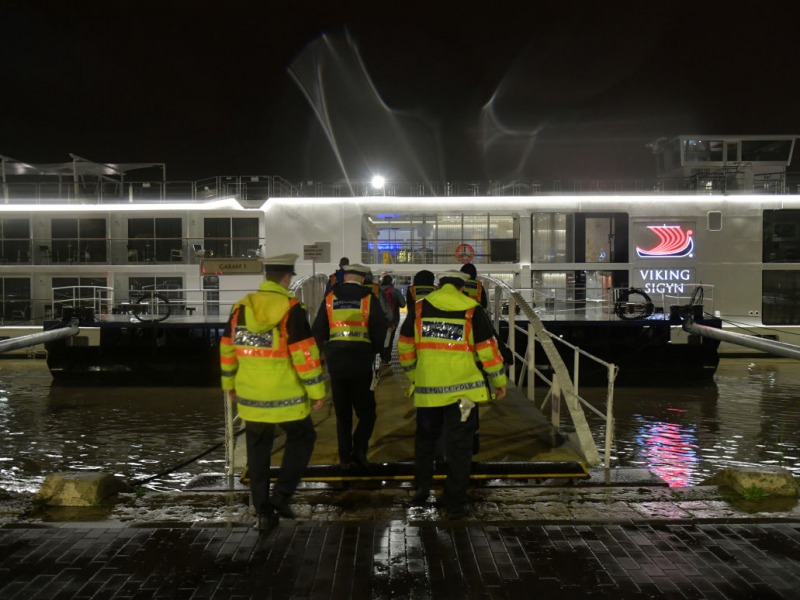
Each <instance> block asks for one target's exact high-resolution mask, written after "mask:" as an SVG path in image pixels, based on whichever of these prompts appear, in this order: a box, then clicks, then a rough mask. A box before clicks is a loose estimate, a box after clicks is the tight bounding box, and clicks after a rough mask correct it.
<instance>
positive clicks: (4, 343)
mask: <svg viewBox="0 0 800 600" xmlns="http://www.w3.org/2000/svg"><path fill="white" fill-rule="evenodd" d="M79 331H80V328H79V327H78V323H77V322H74V323H70V324H69V325H68V326H66V327H59V328H58V329H50V330H48V331H39V332H37V333H30V334H28V335H21V336H19V337H15V338H10V339H8V340H0V353H3V352H8V351H9V350H16V349H18V348H27V347H28V346H35V345H36V344H43V343H45V342H52V341H55V340H60V339H63V338H68V337H72V336H73V335H77V334H78V332H79Z"/></svg>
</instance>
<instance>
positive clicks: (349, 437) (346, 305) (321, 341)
mask: <svg viewBox="0 0 800 600" xmlns="http://www.w3.org/2000/svg"><path fill="white" fill-rule="evenodd" d="M344 272H345V274H344V281H343V282H342V283H339V284H336V285H334V286H333V290H332V291H331V292H330V293H329V294H327V295H326V296H325V300H324V301H323V302H322V304H321V305H320V307H319V311H318V312H317V316H316V318H315V319H314V323H313V325H312V326H311V331H312V333H313V335H314V338H315V339H316V341H317V344H318V345H319V346H320V347H321V348H324V354H325V358H326V362H327V366H328V372H329V373H330V377H331V392H332V395H333V405H334V408H335V410H336V434H337V440H338V444H339V462H340V463H341V465H342V467H343V468H351V467H353V466H358V467H361V468H364V469H368V468H369V462H368V460H367V452H368V450H369V440H370V437H371V436H372V431H373V429H374V427H375V420H376V418H377V415H376V410H375V395H374V394H373V393H372V390H370V385H371V383H372V377H373V367H374V364H375V355H376V354H380V353H381V351H382V349H383V345H384V341H385V339H386V331H387V324H386V320H385V319H384V316H383V314H382V311H381V307H380V302H379V300H378V298H376V297H375V295H374V294H373V293H372V292H371V291H370V289H369V288H367V287H364V285H363V283H364V277H365V276H366V275H367V274H368V273H369V268H368V267H365V266H364V265H359V264H352V265H345V267H344ZM353 412H355V414H356V418H357V419H358V422H357V424H356V426H355V429H353Z"/></svg>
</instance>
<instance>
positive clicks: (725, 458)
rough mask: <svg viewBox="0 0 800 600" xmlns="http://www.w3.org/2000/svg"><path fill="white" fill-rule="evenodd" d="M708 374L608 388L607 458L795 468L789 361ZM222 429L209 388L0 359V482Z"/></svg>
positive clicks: (689, 467)
mask: <svg viewBox="0 0 800 600" xmlns="http://www.w3.org/2000/svg"><path fill="white" fill-rule="evenodd" d="M715 379H716V384H715V385H712V386H709V387H705V388H672V389H652V388H618V389H617V390H616V393H615V398H614V406H615V410H614V413H615V418H616V436H615V437H616V440H615V444H614V447H613V455H612V456H613V458H612V462H611V466H612V467H615V466H620V467H646V468H649V469H650V470H652V471H653V472H655V473H656V474H657V475H659V476H661V477H662V478H664V479H665V480H666V481H667V482H669V484H670V485H671V486H676V487H680V486H688V485H697V484H700V483H701V482H702V481H703V480H705V479H706V478H707V477H709V476H710V475H712V474H714V473H715V472H717V471H719V470H721V469H723V468H725V467H729V466H734V465H737V466H747V465H749V466H755V465H775V466H780V467H784V468H786V469H789V470H791V471H792V472H793V473H794V474H795V475H797V476H800V464H799V463H800V460H798V457H800V402H798V399H800V362H797V361H792V360H789V359H757V360H750V359H723V361H722V362H721V364H720V368H719V370H718V371H717V375H716V377H715ZM582 393H583V395H584V396H587V397H591V396H592V395H596V394H597V393H598V392H597V391H596V390H582ZM589 423H590V424H591V425H592V426H593V430H594V431H596V441H597V444H598V448H599V449H600V451H601V453H602V450H603V447H604V431H603V426H602V424H600V423H598V422H597V420H596V418H595V417H593V416H590V417H589ZM223 436H224V422H223V404H222V396H221V391H220V390H218V389H209V388H64V387H55V386H51V378H50V374H49V372H48V370H47V366H46V364H45V362H44V361H43V360H16V359H3V360H0V488H2V489H6V490H9V491H31V492H34V491H37V490H38V489H39V487H40V485H41V483H42V481H44V477H45V475H47V474H48V473H53V472H57V471H80V470H87V471H96V470H102V471H106V472H109V473H114V474H116V475H118V476H120V477H122V478H124V479H126V480H129V481H133V482H136V481H141V480H143V479H146V478H149V477H152V476H154V475H157V474H161V473H164V472H165V471H168V470H170V469H172V468H174V467H175V466H177V465H181V464H182V463H184V462H186V461H189V460H190V459H192V458H194V457H196V456H198V455H200V454H202V453H204V452H205V451H206V450H208V449H209V448H211V447H213V446H215V445H217V444H221V442H222V440H223ZM223 468H224V451H223V448H222V447H221V446H220V447H219V448H218V449H216V450H214V451H212V452H210V453H208V454H207V455H206V456H204V457H203V458H200V459H199V460H197V461H194V462H191V463H190V464H188V465H187V466H183V467H180V468H178V469H177V470H175V471H174V472H171V473H169V474H166V475H163V476H159V477H158V478H157V479H154V480H152V481H150V482H148V483H146V484H145V485H144V487H147V488H149V489H153V490H160V491H166V490H177V489H180V488H181V487H183V486H184V485H186V483H188V482H189V481H190V480H191V479H192V478H193V477H194V476H195V475H199V474H201V473H209V472H213V473H222V471H223Z"/></svg>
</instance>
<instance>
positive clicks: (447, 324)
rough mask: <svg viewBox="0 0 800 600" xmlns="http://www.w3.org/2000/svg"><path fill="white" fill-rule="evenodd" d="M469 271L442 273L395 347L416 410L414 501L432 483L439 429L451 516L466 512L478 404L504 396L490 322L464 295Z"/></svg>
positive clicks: (423, 498)
mask: <svg viewBox="0 0 800 600" xmlns="http://www.w3.org/2000/svg"><path fill="white" fill-rule="evenodd" d="M467 279H468V275H467V274H466V273H462V272H460V271H447V272H445V273H442V274H440V275H439V286H440V287H439V289H438V290H436V291H434V292H431V293H430V294H428V295H426V296H425V297H424V298H423V299H422V300H420V301H419V302H417V303H416V304H415V305H414V310H413V311H411V310H410V311H409V313H408V316H407V317H406V320H405V322H404V323H403V326H402V327H401V329H400V338H399V340H398V343H397V352H398V356H399V359H400V365H401V366H402V368H403V370H404V371H405V372H406V374H407V375H408V377H409V379H410V381H411V383H412V387H411V390H412V392H413V395H414V406H415V407H416V409H417V427H416V436H415V458H414V468H415V485H416V493H415V494H414V497H413V499H412V502H413V503H414V504H425V503H426V502H427V501H428V498H429V496H430V492H431V486H432V485H433V471H434V458H435V455H436V442H437V440H438V438H439V436H440V434H441V433H442V431H443V430H444V432H445V451H446V455H447V468H448V473H447V480H446V482H445V485H444V496H443V499H444V505H445V509H446V510H447V512H448V515H449V516H450V517H451V518H460V517H463V516H466V515H468V514H469V505H468V504H467V488H468V486H469V479H470V474H471V469H472V444H473V437H474V434H475V427H476V420H475V419H474V418H471V415H472V411H477V410H478V408H477V406H476V405H478V404H481V403H484V402H488V401H489V400H491V399H492V398H491V391H490V389H489V387H488V385H487V381H486V379H484V373H486V376H487V378H488V380H489V381H491V384H492V386H493V387H494V388H495V398H496V399H497V400H501V399H502V398H504V397H505V395H506V375H505V369H504V367H503V358H502V356H501V355H500V352H499V350H498V348H497V342H496V341H495V337H494V332H493V330H492V324H491V322H490V321H489V317H488V316H487V314H486V312H485V311H484V310H483V308H482V307H481V306H480V304H479V303H478V302H476V301H475V300H473V299H472V298H470V297H468V296H467V295H465V294H463V293H462V289H463V287H464V283H465V282H466V280H467Z"/></svg>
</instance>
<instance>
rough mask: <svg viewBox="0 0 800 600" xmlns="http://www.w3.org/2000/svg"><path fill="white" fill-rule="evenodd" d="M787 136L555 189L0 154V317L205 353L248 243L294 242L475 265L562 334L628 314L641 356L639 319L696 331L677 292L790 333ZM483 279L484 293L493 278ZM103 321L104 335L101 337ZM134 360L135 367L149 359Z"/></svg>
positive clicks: (796, 212) (88, 336) (791, 138)
mask: <svg viewBox="0 0 800 600" xmlns="http://www.w3.org/2000/svg"><path fill="white" fill-rule="evenodd" d="M797 137H798V136H795V135H761V136H757V135H753V136H712V135H703V136H698V135H694V136H691V135H686V136H678V137H676V138H672V139H666V138H665V139H660V140H656V141H654V142H653V143H652V144H650V145H649V148H650V151H652V152H653V155H654V158H655V163H656V175H657V176H656V177H654V178H653V180H652V181H643V180H637V181H613V182H602V181H594V180H593V181H575V182H572V183H570V184H569V185H566V183H565V182H553V183H548V182H544V181H514V182H507V183H500V182H490V183H485V182H470V183H453V182H447V183H430V182H428V183H424V184H422V183H419V184H412V183H409V182H392V181H386V182H384V183H383V185H382V186H381V185H376V184H374V183H373V182H371V181H367V180H365V181H359V182H344V183H341V182H340V183H335V184H327V183H320V182H303V183H294V182H289V181H287V180H284V179H282V178H280V177H276V176H261V175H258V176H246V177H244V176H236V177H211V178H208V179H205V180H200V181H193V182H177V183H176V182H171V181H167V180H166V178H165V177H164V172H165V166H164V165H161V164H157V163H144V164H139V163H136V164H108V163H97V162H92V161H89V160H85V159H81V158H79V157H77V156H72V160H71V161H68V162H65V163H59V164H47V165H43V164H32V163H30V164H29V163H25V162H22V161H19V160H15V159H11V158H9V157H0V158H1V161H0V162H1V163H2V203H0V318H2V329H3V331H2V332H1V333H2V335H3V336H5V337H7V338H14V337H17V336H20V335H26V334H29V333H32V332H35V331H42V329H43V328H45V329H47V328H53V327H56V326H57V325H58V324H59V323H64V322H66V321H68V320H70V319H72V318H80V320H81V331H80V333H79V334H78V335H76V336H74V337H72V338H69V339H64V340H60V341H58V342H52V343H51V342H48V344H50V346H51V348H50V349H48V348H45V347H43V345H32V346H31V347H29V348H27V349H25V350H24V351H25V352H28V353H31V354H34V355H36V354H42V353H44V354H47V353H48V352H49V351H50V350H51V349H53V348H58V347H59V345H60V346H64V347H69V348H71V349H72V350H71V351H72V352H73V353H74V352H75V351H76V349H77V348H80V347H86V348H95V349H94V350H93V352H94V355H95V357H97V356H101V355H103V353H104V352H106V353H110V352H111V349H112V348H120V347H126V346H131V345H135V344H136V343H138V344H139V351H129V352H128V356H129V358H128V359H126V360H128V361H133V358H131V357H133V356H136V355H137V352H138V353H139V354H141V353H142V352H141V349H142V347H143V346H142V345H144V346H146V347H151V346H152V347H162V346H166V347H169V346H171V345H172V344H175V343H176V342H175V341H170V339H171V338H170V336H169V334H168V333H165V331H166V330H167V329H168V328H172V329H181V328H188V330H189V331H190V333H188V334H186V335H187V336H188V337H187V338H186V339H184V340H183V341H182V342H181V343H179V344H177V345H178V346H180V345H183V344H188V345H193V344H194V345H195V346H199V347H202V351H198V354H196V355H194V356H193V359H192V360H200V359H199V358H198V357H200V356H210V357H213V356H214V351H215V350H214V347H215V345H216V343H217V339H218V336H219V331H220V329H221V327H223V326H224V322H225V320H226V318H227V314H228V311H229V310H230V307H231V305H232V304H233V302H234V301H235V300H237V299H238V298H239V297H241V295H242V294H243V293H245V292H246V291H248V290H251V289H253V288H254V287H255V286H257V285H258V283H259V282H260V281H261V263H260V259H261V258H263V257H264V256H268V255H272V254H283V253H286V252H294V253H297V254H298V255H299V256H300V259H299V260H298V262H297V269H298V277H300V278H302V277H304V276H312V275H314V274H320V273H321V274H325V275H327V274H330V273H332V272H333V271H335V270H336V268H337V265H338V262H339V259H340V258H341V257H344V256H346V257H348V258H349V259H350V261H351V262H362V263H364V264H366V265H368V266H370V267H371V269H372V270H373V273H374V274H375V276H376V277H380V276H381V275H383V274H387V273H388V274H392V276H393V277H394V279H395V284H396V285H399V286H400V287H403V286H405V285H408V284H409V283H410V281H411V278H412V277H413V275H414V274H415V273H416V272H418V271H420V270H423V269H427V270H430V271H433V272H434V273H437V272H440V271H444V270H450V269H458V268H460V267H461V266H462V265H463V264H464V263H466V262H472V263H473V264H474V265H475V266H476V267H477V270H478V274H479V276H482V277H488V278H491V281H499V282H502V283H503V284H505V285H507V286H509V287H510V288H513V289H514V290H516V291H518V292H519V293H520V294H521V298H522V299H524V300H525V302H527V303H528V304H529V306H530V307H531V308H533V310H535V311H536V313H537V315H538V316H539V317H540V318H541V320H542V321H543V322H545V323H546V324H550V325H551V326H553V327H560V328H561V330H562V331H563V332H564V333H563V335H565V336H578V338H579V339H578V340H577V342H580V341H582V340H581V339H580V337H581V336H584V337H585V336H586V335H589V334H587V333H586V332H587V331H588V330H587V329H585V328H583V329H582V330H581V331H582V333H577V332H572V333H570V327H571V326H572V325H571V324H572V323H576V322H592V323H595V324H599V323H602V324H604V327H603V328H600V329H598V331H601V332H602V333H601V334H600V336H599V337H602V338H609V337H610V336H612V334H610V333H609V331H611V330H610V329H608V327H607V326H609V325H610V326H612V327H613V328H614V330H623V329H624V328H626V327H628V328H630V327H631V324H632V323H638V324H639V331H638V333H637V334H636V335H633V336H632V337H631V335H632V334H622V337H623V338H624V339H625V340H627V341H624V343H622V342H621V343H622V346H620V347H619V348H617V350H615V352H616V353H618V354H636V353H637V352H641V348H642V347H644V346H642V347H639V346H637V344H640V343H642V342H643V337H642V336H647V335H651V337H652V336H654V335H655V336H656V337H659V339H661V342H660V343H664V344H671V345H677V344H683V345H685V346H686V347H689V346H692V345H698V343H700V344H701V345H702V342H697V340H694V341H693V340H692V339H691V338H692V336H691V335H689V334H686V333H685V332H684V331H682V329H681V327H680V325H679V324H677V323H676V321H675V317H676V311H677V310H678V309H680V308H681V307H683V308H684V309H685V308H686V307H687V306H689V307H691V309H690V310H691V312H692V314H693V316H694V317H695V318H698V319H708V320H716V323H712V324H713V325H715V326H718V327H720V328H722V329H723V330H734V331H740V332H745V333H750V334H755V335H759V336H763V337H765V338H768V339H776V340H780V341H784V342H788V343H799V342H800V308H798V307H800V302H799V301H798V295H799V294H800V195H799V194H798V191H800V190H799V189H798V188H799V186H798V184H797V182H796V181H794V180H793V179H792V177H793V176H792V174H791V173H789V174H787V167H788V166H789V165H790V164H791V160H792V154H793V150H794V143H795V140H796V138H797ZM486 288H487V291H488V292H489V297H490V300H493V297H494V295H495V288H494V287H493V286H492V285H486ZM316 300H317V299H316V298H315V301H316ZM490 304H491V302H490ZM490 308H491V309H492V310H493V311H495V312H499V313H501V314H502V313H503V311H506V312H507V310H508V308H507V306H504V305H499V306H497V307H495V306H494V305H493V304H492V305H491V307H490ZM311 309H312V310H315V309H316V306H312V307H311ZM517 309H518V308H517ZM165 315H166V316H165ZM103 323H110V324H112V325H109V326H108V327H112V328H114V329H115V330H116V333H115V334H114V335H115V336H116V337H115V338H114V337H111V338H109V339H106V340H100V339H99V329H100V326H101V325H102V324H103ZM647 323H650V325H649V327H650V328H649V329H648V326H647ZM656 323H658V325H657V326H656V325H655V324H656ZM663 323H666V325H663ZM643 324H644V325H643ZM596 326H598V325H596ZM657 327H658V328H661V327H663V328H664V330H663V331H658V332H656V329H657ZM143 328H144V329H148V328H149V329H151V330H152V331H151V334H152V335H151V334H147V333H144V334H143V333H142V330H143ZM192 329H193V333H192ZM648 332H649V333H648ZM173 333H174V332H173ZM149 335H150V336H151V337H152V339H149V338H148V341H147V342H146V343H145V342H143V340H142V337H143V336H144V337H145V338H147V337H148V336H149ZM176 335H177V334H176ZM181 335H183V334H181ZM591 335H592V336H593V337H598V336H596V335H595V334H591ZM664 336H666V338H664ZM173 337H175V336H173ZM612 337H613V336H612ZM662 338H663V339H662ZM704 342H708V340H704ZM583 343H588V344H589V345H591V343H589V342H587V341H586V340H583ZM207 345H208V346H211V347H212V350H211V351H210V352H209V351H207V347H206V346H207ZM708 345H709V346H713V355H714V356H713V357H712V358H709V359H703V360H709V361H710V362H709V363H708V365H710V366H708V365H706V363H704V371H705V372H706V373H708V372H710V373H712V374H713V367H714V366H715V365H716V363H715V362H714V361H715V360H716V357H717V353H719V355H721V356H725V355H726V354H728V353H732V354H739V355H741V354H744V353H752V352H758V351H754V350H752V349H747V348H743V347H741V346H738V345H734V344H729V343H726V342H722V343H721V344H719V348H717V344H713V343H710V342H709V343H708ZM103 348H105V350H104V349H103ZM195 350H197V348H195ZM16 352H20V350H16ZM606 358H607V359H608V360H612V361H613V360H617V359H619V356H616V357H615V356H609V357H606ZM188 360H189V359H187V361H188ZM93 361H94V362H97V361H99V362H100V363H102V362H103V361H102V360H100V359H98V358H94V359H92V360H90V361H89V363H90V364H89V371H87V376H90V375H91V373H92V372H95V373H96V372H100V371H105V370H108V369H106V368H105V367H101V366H98V365H97V364H95V365H93V364H92V363H93ZM116 361H117V359H114V360H113V361H111V362H116ZM145 362H146V363H148V364H149V365H150V366H147V365H143V366H142V367H141V368H140V369H144V370H147V369H148V368H151V367H152V366H153V364H156V363H161V362H162V360H161V358H160V357H159V358H157V359H156V360H155V362H154V361H145ZM189 362H191V361H189ZM201 362H202V361H201ZM212 362H213V361H212ZM690 362H691V361H690ZM98 364H99V363H98ZM91 368H94V371H91ZM116 368H118V369H119V368H123V367H119V365H117V366H116ZM140 369H138V368H137V369H133V372H138V371H139V370H140ZM136 377H138V376H134V377H133V379H136ZM165 377H167V378H168V376H167V375H165ZM211 379H213V377H212V378H211Z"/></svg>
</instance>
